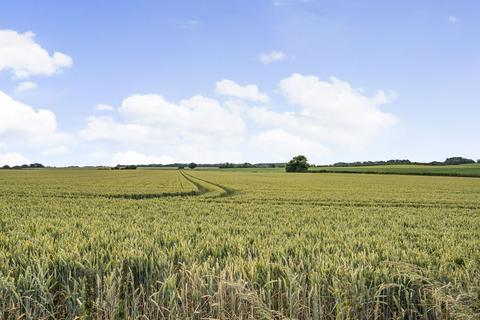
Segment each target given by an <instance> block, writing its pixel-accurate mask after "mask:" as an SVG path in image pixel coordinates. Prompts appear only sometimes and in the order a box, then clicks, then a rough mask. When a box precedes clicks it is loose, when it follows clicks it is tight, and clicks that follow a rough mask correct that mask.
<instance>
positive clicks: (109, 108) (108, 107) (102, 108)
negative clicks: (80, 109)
mask: <svg viewBox="0 0 480 320" xmlns="http://www.w3.org/2000/svg"><path fill="white" fill-rule="evenodd" d="M95 110H96V111H114V110H115V108H114V107H113V106H111V105H109V104H103V103H99V104H97V105H96V106H95Z"/></svg>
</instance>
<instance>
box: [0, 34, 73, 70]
mask: <svg viewBox="0 0 480 320" xmlns="http://www.w3.org/2000/svg"><path fill="white" fill-rule="evenodd" d="M34 38H35V34H34V33H33V32H25V33H18V32H16V31H14V30H0V71H3V70H11V71H13V74H14V76H15V78H19V79H24V78H28V77H30V76H34V75H47V76H50V75H53V74H55V73H58V72H60V71H61V70H62V69H63V68H68V67H70V66H71V65H72V58H70V57H69V56H68V55H66V54H64V53H61V52H54V53H53V54H52V55H50V54H49V53H48V51H47V50H45V49H44V48H42V47H41V46H40V45H39V44H38V43H36V42H35V40H34Z"/></svg>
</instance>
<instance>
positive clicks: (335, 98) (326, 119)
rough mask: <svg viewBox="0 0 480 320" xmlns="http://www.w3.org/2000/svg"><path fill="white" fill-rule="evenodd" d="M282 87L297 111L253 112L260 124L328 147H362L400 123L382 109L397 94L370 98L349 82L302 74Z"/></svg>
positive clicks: (263, 110)
mask: <svg viewBox="0 0 480 320" xmlns="http://www.w3.org/2000/svg"><path fill="white" fill-rule="evenodd" d="M279 88H280V91H281V93H282V94H283V95H284V96H285V97H286V98H287V101H288V103H289V104H290V105H292V106H295V107H297V110H294V111H290V112H283V113H279V112H275V111H269V110H266V109H258V108H257V109H254V110H253V113H252V114H253V117H254V119H255V120H256V121H257V123H259V124H261V125H264V126H265V125H266V126H267V127H273V128H275V127H282V128H284V129H288V131H290V132H293V133H295V134H296V135H299V136H302V137H308V136H310V137H314V139H315V140H316V141H322V142H323V143H324V144H325V145H333V146H335V145H338V144H340V145H341V146H344V147H348V148H353V149H355V148H362V147H364V146H365V145H366V144H367V143H368V142H369V141H370V140H371V139H372V138H373V137H374V136H375V135H376V134H378V133H379V132H380V131H381V130H383V129H386V128H388V127H389V126H391V125H393V124H394V123H396V121H397V118H396V117H395V116H394V115H392V114H389V113H386V112H384V111H382V110H381V109H380V106H381V105H383V104H386V103H389V102H390V101H391V100H393V99H394V98H395V96H396V95H395V94H394V93H388V94H387V93H385V92H384V91H378V92H377V93H376V94H375V95H374V96H373V97H368V96H365V95H364V94H363V93H361V92H360V91H359V90H356V89H354V88H353V87H352V86H350V84H348V83H347V82H345V81H342V80H339V79H336V78H331V79H330V81H321V80H320V79H319V78H318V77H315V76H304V75H301V74H293V75H291V76H290V77H288V78H286V79H283V80H282V81H280V85H279Z"/></svg>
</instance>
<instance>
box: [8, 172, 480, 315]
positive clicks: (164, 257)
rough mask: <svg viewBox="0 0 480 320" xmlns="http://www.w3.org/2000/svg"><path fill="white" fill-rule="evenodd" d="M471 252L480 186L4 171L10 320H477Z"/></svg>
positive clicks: (458, 181) (392, 178) (479, 268)
mask: <svg viewBox="0 0 480 320" xmlns="http://www.w3.org/2000/svg"><path fill="white" fill-rule="evenodd" d="M250 170H251V169H250ZM253 170H255V169H253ZM478 248H480V180H478V179H471V178H463V177H459V178H455V179H452V178H449V177H424V176H400V175H364V174H336V173H332V174H311V173H305V174H304V173H299V174H287V173H284V172H283V171H282V170H280V169H263V170H262V169H260V170H257V172H249V171H245V170H235V171H233V170H232V171H227V170H226V171H223V170H141V169H139V170H131V171H129V170H88V169H83V170H81V169H80V170H73V169H57V170H3V171H0V316H1V317H0V318H1V319H5V320H10V319H12V320H13V319H312V320H331V319H344V320H347V319H360V320H367V319H378V320H387V319H431V320H434V319H435V320H437V319H442V320H447V319H479V317H478V315H479V314H480V302H479V299H478V297H479V296H478V295H479V292H480V250H479V249H478Z"/></svg>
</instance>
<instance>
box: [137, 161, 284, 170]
mask: <svg viewBox="0 0 480 320" xmlns="http://www.w3.org/2000/svg"><path fill="white" fill-rule="evenodd" d="M192 163H193V164H195V165H196V167H202V168H221V169H225V168H284V167H285V165H286V164H285V163H282V162H279V163H276V162H275V163H270V162H267V163H248V162H244V163H230V162H220V163H194V162H192ZM192 163H168V164H157V163H155V164H153V163H152V164H141V165H138V167H145V168H171V167H176V168H187V167H188V168H189V167H190V165H191V164H192Z"/></svg>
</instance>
